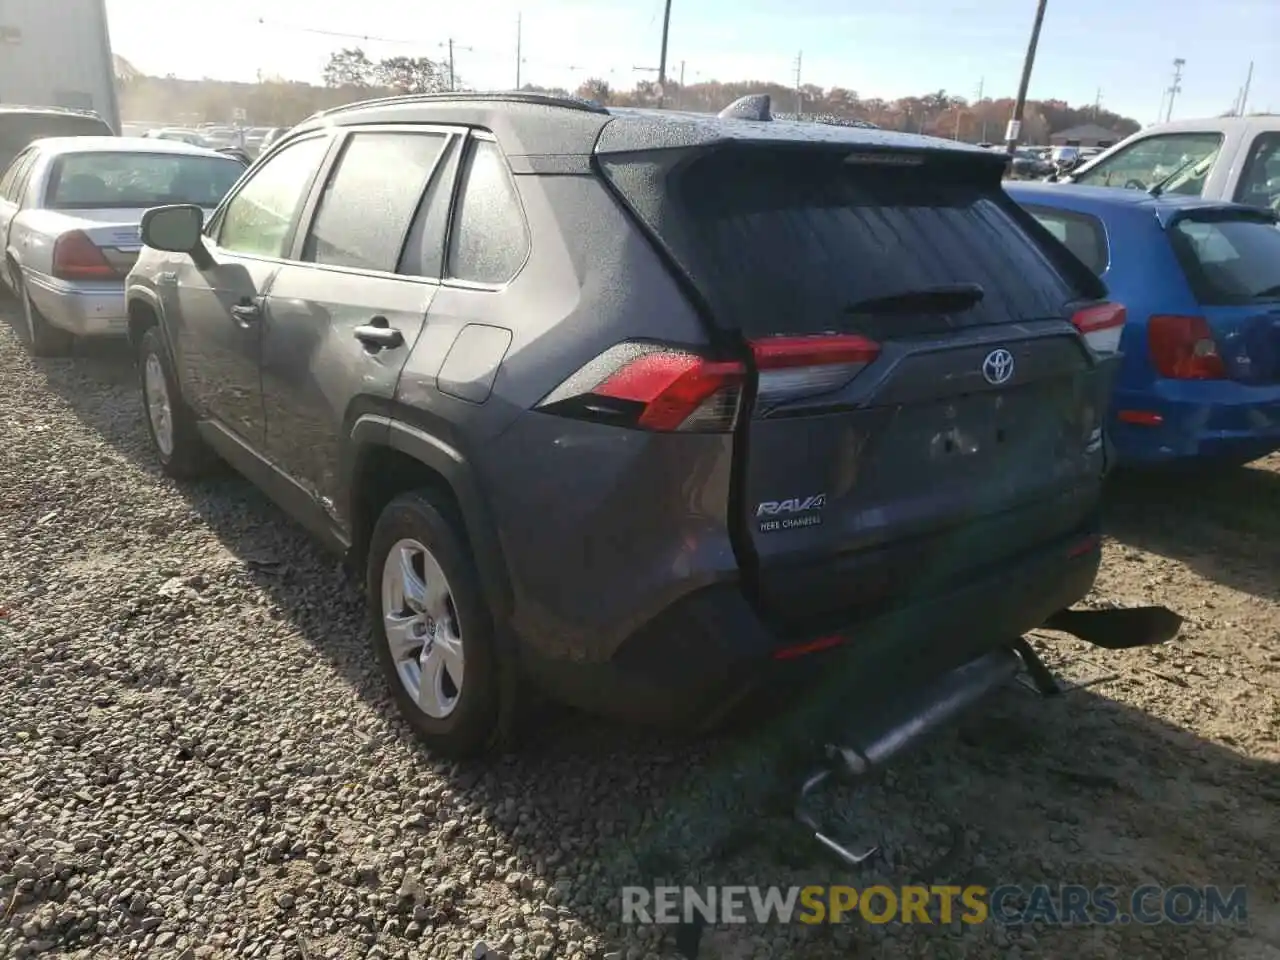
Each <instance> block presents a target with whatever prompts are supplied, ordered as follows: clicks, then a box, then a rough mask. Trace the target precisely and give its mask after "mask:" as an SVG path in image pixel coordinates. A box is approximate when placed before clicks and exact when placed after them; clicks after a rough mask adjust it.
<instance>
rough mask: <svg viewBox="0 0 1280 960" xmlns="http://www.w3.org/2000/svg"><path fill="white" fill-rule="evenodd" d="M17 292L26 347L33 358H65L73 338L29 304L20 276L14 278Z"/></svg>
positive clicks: (29, 297) (27, 294)
mask: <svg viewBox="0 0 1280 960" xmlns="http://www.w3.org/2000/svg"><path fill="white" fill-rule="evenodd" d="M14 286H15V288H16V289H17V291H18V307H19V308H20V309H21V310H22V319H23V324H24V326H25V328H26V329H25V330H24V333H25V335H26V340H27V346H28V347H29V348H30V350H31V355H32V356H33V357H65V356H66V355H67V354H68V353H70V352H71V345H72V344H73V343H74V342H75V337H74V336H73V335H72V334H70V333H68V332H67V331H66V330H63V329H60V328H59V327H55V326H54V325H53V324H51V323H50V322H49V321H48V320H46V319H45V317H44V314H42V313H41V312H40V309H39V308H38V307H37V306H36V305H35V304H34V303H32V302H31V294H29V293H28V292H27V286H26V284H25V283H24V282H23V280H22V277H21V275H19V276H18V277H16V278H15V284H14Z"/></svg>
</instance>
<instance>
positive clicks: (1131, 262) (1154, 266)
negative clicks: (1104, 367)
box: [1091, 206, 1198, 409]
mask: <svg viewBox="0 0 1280 960" xmlns="http://www.w3.org/2000/svg"><path fill="white" fill-rule="evenodd" d="M1091 212H1093V213H1094V215H1096V216H1100V217H1101V219H1102V221H1103V225H1104V228H1105V230H1106V233H1107V246H1108V248H1109V251H1110V260H1109V263H1108V266H1107V270H1106V271H1105V272H1104V273H1103V274H1102V280H1103V282H1104V283H1105V284H1106V285H1107V289H1108V290H1109V291H1110V296H1111V298H1112V299H1113V300H1116V301H1118V302H1119V303H1123V304H1124V305H1125V309H1126V311H1127V320H1126V322H1125V328H1124V333H1123V335H1122V336H1121V339H1120V350H1121V352H1122V353H1123V354H1124V357H1123V360H1122V362H1121V366H1120V372H1119V375H1118V377H1117V380H1116V389H1115V394H1116V396H1115V400H1116V403H1120V402H1123V401H1125V400H1126V399H1132V398H1133V396H1135V395H1137V396H1141V395H1144V394H1145V393H1146V392H1148V391H1149V390H1150V389H1151V386H1152V384H1153V383H1154V381H1155V380H1156V379H1157V375H1156V370H1155V368H1154V367H1153V366H1152V365H1151V359H1150V352H1149V351H1148V349H1147V322H1148V320H1149V319H1150V318H1151V317H1152V316H1153V315H1156V314H1186V313H1194V312H1196V311H1197V309H1198V307H1197V304H1196V301H1195V297H1193V296H1192V294H1191V289H1190V287H1189V286H1188V285H1187V281H1186V278H1185V277H1184V276H1183V273H1182V268H1181V267H1180V266H1179V265H1178V261H1177V258H1176V257H1175V256H1174V252H1173V248H1172V246H1170V244H1169V238H1168V236H1167V235H1166V234H1165V231H1164V229H1163V228H1162V227H1161V225H1160V223H1159V221H1158V220H1157V218H1156V215H1155V213H1154V212H1153V211H1152V210H1151V209H1149V208H1146V207H1142V206H1136V207H1128V206H1124V207H1120V206H1118V207H1115V208H1104V207H1096V208H1094V210H1093V211H1091ZM1114 406H1115V404H1113V409H1114Z"/></svg>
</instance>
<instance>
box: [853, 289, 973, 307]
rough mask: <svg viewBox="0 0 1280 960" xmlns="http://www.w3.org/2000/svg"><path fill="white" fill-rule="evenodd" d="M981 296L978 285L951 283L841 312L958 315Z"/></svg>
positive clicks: (877, 299) (893, 295) (861, 302)
mask: <svg viewBox="0 0 1280 960" xmlns="http://www.w3.org/2000/svg"><path fill="white" fill-rule="evenodd" d="M985 296H986V291H985V290H983V289H982V287H981V286H980V285H979V284H976V283H951V284H941V285H939V286H936V287H924V288H923V289H920V290H906V291H903V292H902V293H891V294H889V295H888V296H885V297H868V298H867V299H865V300H857V301H855V302H853V303H851V304H849V305H848V306H847V307H845V308H844V309H845V313H962V312H964V311H965V310H972V309H973V308H974V307H976V306H977V305H978V304H979V303H981V302H982V298H983V297H985Z"/></svg>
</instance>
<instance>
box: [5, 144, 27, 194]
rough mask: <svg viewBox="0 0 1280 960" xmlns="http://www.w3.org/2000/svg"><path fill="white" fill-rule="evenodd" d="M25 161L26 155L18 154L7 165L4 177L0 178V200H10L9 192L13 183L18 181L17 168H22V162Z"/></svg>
mask: <svg viewBox="0 0 1280 960" xmlns="http://www.w3.org/2000/svg"><path fill="white" fill-rule="evenodd" d="M25 159H26V154H22V153H20V154H18V155H17V156H16V157H14V158H13V162H12V163H10V164H9V167H8V169H6V170H5V172H4V176H2V177H0V198H3V199H5V200H12V199H13V197H11V196H10V195H9V190H10V188H11V187H12V186H13V182H14V181H15V180H16V179H18V168H19V167H21V166H22V161H23V160H25Z"/></svg>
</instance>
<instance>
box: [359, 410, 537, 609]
mask: <svg viewBox="0 0 1280 960" xmlns="http://www.w3.org/2000/svg"><path fill="white" fill-rule="evenodd" d="M377 447H387V448H390V449H392V450H395V451H397V452H398V453H403V454H405V455H406V456H409V457H411V458H412V459H414V460H416V461H418V462H419V463H420V464H422V465H423V466H424V467H426V468H427V469H429V470H431V471H432V472H433V473H435V474H437V475H438V476H439V477H440V479H441V480H442V481H443V482H444V483H445V485H446V486H447V487H448V488H449V490H450V491H451V492H452V493H453V496H454V499H455V500H456V501H457V503H458V508H459V510H460V512H461V515H462V516H461V520H462V523H463V526H464V528H465V530H464V532H465V534H466V537H467V546H468V547H469V548H470V550H471V554H472V557H473V558H474V559H475V563H476V570H477V572H478V573H479V575H480V583H481V586H482V587H483V589H484V592H485V598H486V600H487V601H488V602H489V605H490V608H491V609H492V611H493V613H494V615H495V617H497V618H500V619H504V618H505V617H506V616H507V615H508V614H509V613H510V611H511V608H512V592H511V580H510V576H509V573H508V570H507V566H506V560H505V558H504V556H503V551H502V541H501V540H500V539H499V536H498V530H497V526H496V525H495V524H494V522H493V518H492V516H491V515H490V513H489V508H488V505H487V503H486V502H485V499H484V496H483V494H482V493H481V491H480V485H479V481H478V480H477V478H476V476H475V472H474V470H473V469H472V467H471V465H470V463H468V462H467V459H466V457H465V456H464V455H463V454H462V452H461V451H460V450H458V449H457V448H455V447H453V446H452V445H451V444H448V443H446V442H445V441H443V440H441V439H440V438H439V437H436V436H434V435H432V434H430V433H428V432H427V431H425V430H421V429H419V428H417V427H413V426H410V425H408V424H406V423H404V422H402V421H399V420H395V419H392V418H390V417H385V416H380V415H377V414H363V415H361V416H360V417H357V418H356V421H355V423H354V424H352V427H351V434H350V448H349V449H350V453H351V456H350V457H349V458H348V463H349V464H350V466H349V467H348V469H349V470H350V471H352V472H351V473H350V474H349V475H348V483H347V485H346V486H347V495H348V497H349V498H350V499H352V500H353V501H354V499H355V497H356V496H357V495H358V491H356V490H355V483H356V477H355V473H354V471H355V468H356V465H357V464H358V462H359V460H360V459H361V456H360V452H361V451H362V450H363V449H368V448H377ZM353 515H354V511H353Z"/></svg>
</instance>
